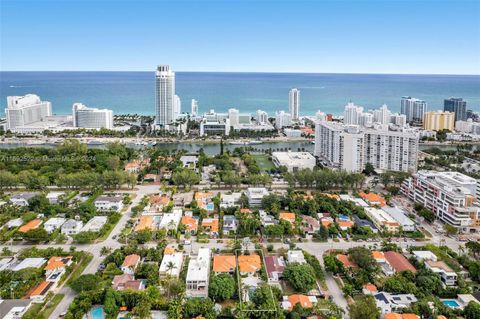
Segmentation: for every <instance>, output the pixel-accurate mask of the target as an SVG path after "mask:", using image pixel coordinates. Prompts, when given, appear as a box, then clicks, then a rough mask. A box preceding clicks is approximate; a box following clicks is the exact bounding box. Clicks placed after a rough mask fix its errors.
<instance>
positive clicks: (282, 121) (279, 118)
mask: <svg viewBox="0 0 480 319" xmlns="http://www.w3.org/2000/svg"><path fill="white" fill-rule="evenodd" d="M290 125H292V116H291V115H290V113H285V112H284V111H280V112H276V113H275V126H276V127H277V129H281V128H283V127H285V126H290Z"/></svg>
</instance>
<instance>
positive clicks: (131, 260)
mask: <svg viewBox="0 0 480 319" xmlns="http://www.w3.org/2000/svg"><path fill="white" fill-rule="evenodd" d="M139 261H140V256H139V255H137V254H131V255H128V256H126V257H125V259H124V260H123V264H122V267H134V266H135V265H136V264H137V263H138V262H139Z"/></svg>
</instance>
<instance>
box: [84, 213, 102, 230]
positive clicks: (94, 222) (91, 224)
mask: <svg viewBox="0 0 480 319" xmlns="http://www.w3.org/2000/svg"><path fill="white" fill-rule="evenodd" d="M107 220H108V218H107V216H95V217H93V218H92V219H90V220H89V221H88V222H87V223H86V224H85V226H83V228H82V232H84V231H91V232H98V231H100V229H102V227H103V225H105V224H106V223H107Z"/></svg>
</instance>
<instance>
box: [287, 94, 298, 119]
mask: <svg viewBox="0 0 480 319" xmlns="http://www.w3.org/2000/svg"><path fill="white" fill-rule="evenodd" d="M288 111H289V112H290V115H291V116H292V120H294V121H296V120H298V117H299V115H300V113H299V112H300V90H299V89H296V88H295V89H291V90H290V92H289V94H288Z"/></svg>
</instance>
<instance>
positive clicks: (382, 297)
mask: <svg viewBox="0 0 480 319" xmlns="http://www.w3.org/2000/svg"><path fill="white" fill-rule="evenodd" d="M374 297H375V302H376V303H377V308H379V309H380V310H381V312H382V315H384V314H386V313H389V312H396V311H401V310H402V309H404V308H408V307H410V305H411V304H412V303H415V302H417V298H416V297H415V296H414V295H412V294H397V295H393V294H390V293H388V292H383V291H382V292H379V293H376V294H375V295H374Z"/></svg>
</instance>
